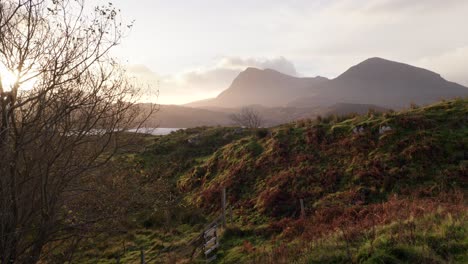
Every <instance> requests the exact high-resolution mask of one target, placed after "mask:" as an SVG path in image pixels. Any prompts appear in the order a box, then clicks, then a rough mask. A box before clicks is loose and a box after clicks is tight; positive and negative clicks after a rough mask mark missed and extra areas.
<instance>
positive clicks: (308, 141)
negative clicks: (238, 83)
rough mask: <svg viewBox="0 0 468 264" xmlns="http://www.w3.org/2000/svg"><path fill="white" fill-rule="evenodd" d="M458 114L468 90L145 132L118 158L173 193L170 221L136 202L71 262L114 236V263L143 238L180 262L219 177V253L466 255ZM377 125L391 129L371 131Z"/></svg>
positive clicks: (105, 246) (104, 253) (210, 211)
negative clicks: (343, 113) (229, 217)
mask: <svg viewBox="0 0 468 264" xmlns="http://www.w3.org/2000/svg"><path fill="white" fill-rule="evenodd" d="M467 115H468V100H467V99H458V100H452V101H444V102H439V103H437V104H433V105H430V106H426V107H419V108H415V109H409V110H406V111H401V112H392V113H384V114H378V113H370V114H367V115H360V116H350V117H349V118H347V117H327V118H321V119H318V120H315V121H312V120H308V121H299V122H295V123H291V124H284V125H281V126H278V127H276V128H271V129H269V131H268V132H267V133H265V132H264V131H262V132H261V133H259V132H257V133H252V131H248V130H238V129H236V128H220V127H217V128H195V129H187V130H182V131H177V132H174V133H171V134H170V135H167V136H162V137H156V138H151V140H148V143H151V144H150V145H148V146H146V148H145V150H144V151H142V152H138V153H133V154H132V153H130V154H128V153H127V154H126V155H127V156H125V160H122V162H129V163H132V164H136V165H137V166H136V167H137V168H138V172H141V173H143V174H145V175H147V176H148V177H147V181H148V182H150V183H151V182H154V181H156V179H161V178H162V179H165V180H166V181H167V182H168V188H170V189H171V193H172V194H173V195H175V197H176V199H178V201H180V202H179V204H178V205H177V206H174V208H172V211H171V215H172V217H173V223H172V224H171V225H170V226H167V225H164V224H163V222H164V217H163V216H162V215H161V213H154V211H151V210H149V209H148V210H145V209H140V211H139V212H138V214H136V215H132V216H131V217H132V219H134V220H135V223H134V224H133V225H131V228H129V231H128V234H125V235H123V236H112V237H109V236H103V237H100V238H98V239H96V240H94V241H91V243H89V246H87V247H85V248H83V249H82V250H80V253H81V255H80V256H81V257H82V259H81V260H82V261H83V262H80V263H114V262H113V261H114V260H115V258H114V257H115V256H116V254H118V253H119V252H122V246H121V241H122V239H123V238H126V239H127V241H128V245H129V246H128V249H127V251H126V253H125V255H123V257H122V260H124V263H134V262H136V261H138V259H139V250H140V249H141V248H142V247H143V248H144V249H145V252H146V251H147V252H148V256H150V257H151V258H155V259H158V261H160V262H161V263H165V262H171V261H175V259H177V260H181V261H182V262H183V260H185V261H188V259H189V255H190V252H191V249H190V247H187V246H186V245H185V244H186V243H187V241H190V240H191V239H192V238H193V237H194V236H195V235H196V234H198V232H200V230H201V228H202V227H203V224H205V223H207V222H208V220H209V219H210V218H212V217H213V216H215V215H217V213H219V210H220V203H219V200H220V191H221V189H222V188H223V187H227V190H228V202H229V204H231V205H233V206H234V216H235V217H234V220H235V224H234V225H233V226H231V227H230V228H228V229H227V230H225V232H224V234H223V237H222V243H221V247H220V249H219V250H218V252H217V256H218V262H219V263H249V262H250V263H292V262H297V263H351V262H355V263H464V262H465V263H466V262H468V259H467V254H466V252H468V248H467V244H468V241H467V234H466V229H467V228H468V226H467V224H466V223H467V221H466V220H467V219H466V203H465V201H464V195H465V194H466V190H467V189H468V186H467V181H466V176H464V175H466V170H467V167H468V161H467V160H466V149H467V148H468V128H467V126H466V125H467V119H466V118H467ZM384 125H385V126H390V127H391V128H392V130H391V131H388V132H386V133H384V134H379V128H380V127H381V126H384ZM357 127H362V128H364V132H363V133H353V129H354V128H357ZM460 197H461V198H460ZM299 199H304V202H305V206H306V213H307V218H306V219H304V220H298V217H299V214H300V207H299V203H298V200H299ZM436 205H437V206H436ZM405 206H406V207H405ZM438 206H439V207H440V208H441V209H440V210H441V212H439V211H438V209H437V207H438ZM400 207H401V208H400ZM374 218H375V219H374ZM369 219H374V220H372V221H380V220H381V219H384V220H381V221H380V222H379V224H375V225H371V223H372V222H371V220H369ZM379 219H380V220H379ZM145 226H146V228H144V227H145ZM348 232H349V234H348ZM99 261H100V262H99ZM106 261H107V262H106ZM197 261H202V259H201V258H199V259H197Z"/></svg>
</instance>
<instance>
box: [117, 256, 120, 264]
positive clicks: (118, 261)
mask: <svg viewBox="0 0 468 264" xmlns="http://www.w3.org/2000/svg"><path fill="white" fill-rule="evenodd" d="M117 264H120V256H118V257H117Z"/></svg>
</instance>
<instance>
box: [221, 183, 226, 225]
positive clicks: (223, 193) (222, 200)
mask: <svg viewBox="0 0 468 264" xmlns="http://www.w3.org/2000/svg"><path fill="white" fill-rule="evenodd" d="M221 204H222V206H223V227H224V228H226V188H223V192H222V194H221Z"/></svg>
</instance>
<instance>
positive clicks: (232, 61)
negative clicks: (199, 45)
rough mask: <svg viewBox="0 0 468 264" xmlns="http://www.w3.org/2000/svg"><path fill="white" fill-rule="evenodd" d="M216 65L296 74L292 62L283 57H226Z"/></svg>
mask: <svg viewBox="0 0 468 264" xmlns="http://www.w3.org/2000/svg"><path fill="white" fill-rule="evenodd" d="M218 67H220V68H227V69H236V70H244V69H245V68H247V67H255V68H260V69H273V70H276V71H279V72H281V73H284V74H288V75H291V76H297V75H298V74H297V71H296V67H295V66H294V64H293V63H292V62H290V61H288V60H287V59H286V58H284V57H278V58H274V59H265V58H263V59H262V58H241V57H227V58H223V59H222V60H221V61H220V63H219V65H218Z"/></svg>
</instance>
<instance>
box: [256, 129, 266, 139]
mask: <svg viewBox="0 0 468 264" xmlns="http://www.w3.org/2000/svg"><path fill="white" fill-rule="evenodd" d="M255 135H256V136H257V138H259V139H262V138H265V137H267V136H268V129H266V128H260V129H257V131H256V132H255Z"/></svg>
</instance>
